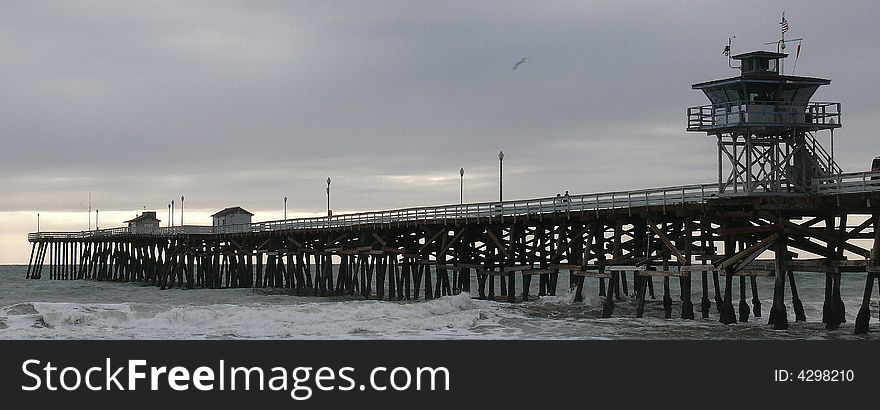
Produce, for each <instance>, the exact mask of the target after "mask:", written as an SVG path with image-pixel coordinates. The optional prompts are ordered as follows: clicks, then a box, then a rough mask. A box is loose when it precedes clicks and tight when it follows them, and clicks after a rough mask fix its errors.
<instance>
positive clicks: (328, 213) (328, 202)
mask: <svg viewBox="0 0 880 410" xmlns="http://www.w3.org/2000/svg"><path fill="white" fill-rule="evenodd" d="M327 216H328V217H329V216H330V178H329V177H327Z"/></svg>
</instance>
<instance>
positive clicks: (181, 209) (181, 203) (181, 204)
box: [180, 195, 183, 226]
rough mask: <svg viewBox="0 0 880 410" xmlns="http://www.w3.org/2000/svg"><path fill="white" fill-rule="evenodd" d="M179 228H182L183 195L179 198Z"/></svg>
mask: <svg viewBox="0 0 880 410" xmlns="http://www.w3.org/2000/svg"><path fill="white" fill-rule="evenodd" d="M180 226H183V195H181V196H180Z"/></svg>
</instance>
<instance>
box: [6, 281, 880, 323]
mask: <svg viewBox="0 0 880 410" xmlns="http://www.w3.org/2000/svg"><path fill="white" fill-rule="evenodd" d="M25 271H26V267H25V266H0V339H429V340H430V339H878V338H880V323H878V303H877V300H878V299H880V297H878V296H877V295H876V293H877V292H875V296H874V301H873V302H872V304H871V312H872V320H871V330H872V332H870V333H868V334H866V335H853V323H854V321H855V315H856V313H857V312H858V308H859V306H860V305H861V299H862V294H863V292H864V281H865V274H844V275H843V281H842V282H843V283H842V286H841V294H842V298H843V301H844V303H845V305H846V318H847V323H844V324H843V325H842V327H841V328H840V329H839V330H835V331H826V330H825V328H824V325H823V324H822V323H821V316H822V301H823V297H824V296H823V295H824V286H825V278H824V275H820V274H809V273H803V274H798V275H797V282H798V283H797V284H798V291H799V293H800V296H801V299H802V301H803V303H804V307H805V310H806V316H807V321H806V322H795V320H794V310H793V308H792V306H791V301H790V293H787V297H788V298H789V300H787V302H788V303H787V304H788V314H789V320H790V323H791V327H790V329H788V330H784V331H775V330H773V329H772V327H771V326H768V325H767V315H768V314H769V309H770V305H771V300H770V297H771V296H772V294H771V292H772V286H773V284H772V283H773V282H772V281H773V279H772V278H759V289H760V292H761V293H760V296H761V297H762V310H763V313H764V314H763V317H761V318H754V317H753V316H752V317H750V320H749V322H747V323H739V322H738V323H736V324H732V325H724V324H721V323H719V322H718V315H717V312H716V310H715V305H714V295H710V300H712V301H713V305H712V311H711V316H710V318H709V319H702V318H700V312H699V301H700V297H701V295H700V285H699V281H698V280H696V279H697V278H696V277H695V278H694V279H695V280H694V283H693V286H692V287H693V290H694V294H693V296H692V297H693V302H694V305H695V308H696V309H695V310H696V312H695V313H696V316H697V319H695V320H682V319H678V318H677V317H678V313H679V311H680V306H679V304H678V296H679V295H678V290H677V287H678V286H677V281H676V280H673V281H672V293H673V299H674V300H675V301H676V303H675V304H674V306H673V316H674V317H676V318H675V319H670V320H666V319H663V307H662V304H661V300H660V298H661V293H662V288H663V287H662V280H658V279H655V289H656V290H657V300H650V299H649V300H648V301H647V304H646V310H645V315H644V318H640V319H639V318H636V317H635V316H636V315H635V311H636V304H635V299H634V298H627V297H626V296H624V299H623V300H622V301H619V302H617V303H616V307H615V310H614V317H613V318H610V319H602V318H601V312H602V306H601V300H602V299H601V298H600V297H598V296H597V288H596V286H597V284H596V283H595V282H596V281H595V280H590V279H588V280H587V281H586V283H585V287H584V296H585V300H584V301H583V302H574V295H573V294H572V293H570V292H569V291H568V287H567V284H568V278H567V277H566V275H565V273H564V272H563V273H561V274H560V277H559V290H560V291H559V293H558V294H557V295H556V296H546V297H540V298H536V299H535V300H531V301H529V302H525V303H515V304H510V303H506V302H495V301H487V300H478V299H476V298H475V292H476V291H475V290H474V295H468V294H459V295H455V296H447V297H443V298H440V299H435V300H419V301H404V302H395V301H377V300H363V299H359V298H349V297H346V298H339V297H330V298H326V297H307V296H294V295H290V294H287V293H285V292H282V291H279V290H273V289H189V290H188V289H169V290H160V289H158V288H156V287H153V286H146V285H143V284H139V283H114V282H97V281H91V280H88V281H86V280H71V281H60V280H48V279H41V280H30V279H25ZM722 280H723V278H722ZM518 282H519V281H518ZM537 282H538V281H537V280H534V281H532V283H533V286H534V289H532V294H533V295H536V294H537V293H538V292H537ZM738 285H739V283H738V281H736V282H734V307H735V308H737V307H738V304H737V301H738V299H739V296H738V293H737V290H738V288H739V286H738ZM630 287H632V286H631V284H630ZM472 289H476V284H474V285H473V286H472ZM788 291H789V289H788V288H786V292H788ZM711 292H712V286H711V283H710V293H711ZM747 300H748V301H749V303H750V304H751V295H750V294H749V295H748V296H747Z"/></svg>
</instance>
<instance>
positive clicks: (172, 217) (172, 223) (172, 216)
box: [171, 199, 174, 226]
mask: <svg viewBox="0 0 880 410" xmlns="http://www.w3.org/2000/svg"><path fill="white" fill-rule="evenodd" d="M171 226H174V200H173V199H172V200H171Z"/></svg>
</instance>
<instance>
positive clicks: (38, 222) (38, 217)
mask: <svg viewBox="0 0 880 410" xmlns="http://www.w3.org/2000/svg"><path fill="white" fill-rule="evenodd" d="M37 233H40V213H39V212H37Z"/></svg>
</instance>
